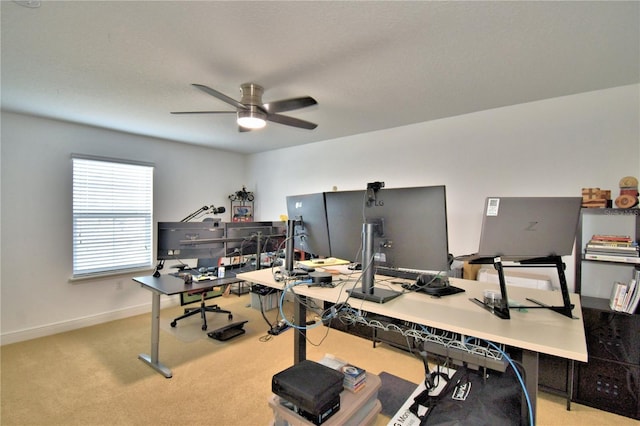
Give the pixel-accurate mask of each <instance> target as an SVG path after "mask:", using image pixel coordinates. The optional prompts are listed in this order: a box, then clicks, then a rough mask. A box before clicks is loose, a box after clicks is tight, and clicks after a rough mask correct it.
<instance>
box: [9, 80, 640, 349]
mask: <svg viewBox="0 0 640 426" xmlns="http://www.w3.org/2000/svg"><path fill="white" fill-rule="evenodd" d="M639 92H640V86H639V85H633V86H626V87H619V88H614V89H609V90H602V91H597V92H590V93H583V94H578V95H574V96H568V97H563V98H557V99H550V100H545V101H540V102H534V103H529V104H524V105H517V106H513V107H506V108H499V109H494V110H489V111H483V112H478V113H474V114H468V115H464V116H459V117H452V118H448V119H443V120H437V121H432V122H425V123H420V124H415V125H411V126H404V127H399V128H395V129H388V130H384V131H378V132H373V133H368V134H362V135H356V136H351V137H345V138H340V139H335V140H329V141H324V142H320V143H315V144H310V145H306V146H302V147H296V148H289V149H283V150H278V151H272V152H267V153H262V154H256V155H251V156H246V157H245V156H242V155H240V154H232V153H227V152H223V151H218V150H212V149H207V148H203V147H196V146H190V145H184V144H177V143H174V142H171V141H165V140H159V139H152V138H146V137H141V136H135V135H129V134H123V133H119V132H114V131H108V130H104V129H97V128H91V127H85V126H80V125H74V124H69V123H62V122H57V121H51V120H45V119H39V118H34V117H28V116H24V115H19V114H12V113H6V112H3V113H2V115H1V119H2V129H1V130H2V134H1V135H2V139H1V143H2V146H1V162H0V171H1V178H2V182H1V192H0V194H1V204H2V205H1V211H0V217H1V218H2V229H1V264H0V272H1V281H0V286H1V287H0V296H1V309H2V311H1V317H0V318H1V321H2V322H1V338H2V343H3V344H6V343H11V342H13V341H19V340H24V339H27V338H32V337H38V336H42V335H47V334H52V333H54V332H59V331H64V330H68V329H72V328H77V327H81V326H86V325H90V324H92V323H98V322H104V321H108V320H110V319H114V318H119V317H123V316H127V315H131V314H134V313H141V312H148V311H149V310H150V299H151V297H150V294H149V292H148V291H146V290H144V289H141V288H140V287H138V286H136V285H135V284H134V283H133V281H131V279H130V278H131V277H130V276H122V277H116V278H109V279H101V280H98V279H94V280H89V281H83V282H78V283H70V282H69V280H68V278H69V277H70V276H71V237H72V236H71V162H70V155H71V154H72V153H81V154H92V155H100V156H107V157H115V158H126V159H132V160H140V161H146V162H152V163H154V164H155V165H156V169H155V177H154V179H155V199H154V214H155V219H156V220H165V221H170V220H180V219H181V218H183V217H185V216H186V215H187V214H189V213H191V212H192V211H195V210H197V209H198V208H199V207H201V206H202V205H210V204H214V205H216V206H219V205H224V206H226V207H228V205H227V201H228V200H227V196H228V195H229V194H230V193H232V192H234V191H236V190H238V189H240V187H241V186H242V185H243V184H246V186H247V188H248V189H249V190H252V191H254V192H255V193H256V206H255V207H256V211H255V213H256V219H257V220H277V219H278V218H279V215H281V214H284V213H286V206H285V197H286V195H289V194H301V193H309V192H318V191H330V190H331V189H332V187H333V186H334V185H335V186H337V187H338V189H340V190H347V189H360V188H363V187H364V186H365V185H366V183H367V182H372V181H377V180H379V181H384V182H385V183H386V185H387V187H401V186H417V185H433V184H445V185H446V186H447V197H448V200H447V202H448V216H449V244H450V250H451V252H453V253H454V254H456V255H458V254H464V253H470V252H474V251H476V249H477V244H478V238H479V232H480V224H481V210H482V204H483V200H484V198H485V197H486V196H488V195H502V196H508V195H530V196H534V195H562V196H565V195H580V190H581V188H582V187H596V186H597V187H601V188H608V189H611V190H612V193H613V194H614V196H615V195H616V194H617V192H618V188H617V185H618V181H619V179H620V178H621V177H622V176H626V175H633V176H640V128H639V127H640V125H639V119H638V117H640V106H639V105H640V96H639ZM320 125H322V123H320ZM264 164H269V167H264ZM221 217H222V219H223V220H229V217H228V213H227V214H225V215H222V216H221ZM572 262H573V261H572V260H571V259H567V263H568V269H567V277H568V280H569V284H570V287H571V288H573V266H572ZM164 299H165V298H163V300H164Z"/></svg>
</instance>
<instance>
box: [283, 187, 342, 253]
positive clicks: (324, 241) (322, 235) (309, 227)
mask: <svg viewBox="0 0 640 426" xmlns="http://www.w3.org/2000/svg"><path fill="white" fill-rule="evenodd" d="M287 215H288V216H289V220H293V221H295V222H294V224H295V225H294V232H293V237H294V247H295V248H296V249H298V250H301V251H304V252H306V253H310V254H311V255H314V256H316V257H329V256H332V254H331V246H330V244H329V229H328V227H327V214H326V207H325V194H324V193H322V192H320V193H316V194H304V195H289V196H287Z"/></svg>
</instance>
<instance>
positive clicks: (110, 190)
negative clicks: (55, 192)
mask: <svg viewBox="0 0 640 426" xmlns="http://www.w3.org/2000/svg"><path fill="white" fill-rule="evenodd" d="M72 161H73V276H74V277H82V276H85V275H91V274H101V273H115V272H122V271H126V270H130V269H137V268H144V267H151V266H152V262H153V259H152V256H153V250H152V238H153V166H149V165H141V164H131V163H124V162H118V161H116V160H96V159H92V158H79V157H74V158H72Z"/></svg>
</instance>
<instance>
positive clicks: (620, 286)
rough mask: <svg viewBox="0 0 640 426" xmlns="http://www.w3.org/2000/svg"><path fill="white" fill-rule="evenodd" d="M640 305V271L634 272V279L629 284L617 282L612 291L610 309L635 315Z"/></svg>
mask: <svg viewBox="0 0 640 426" xmlns="http://www.w3.org/2000/svg"><path fill="white" fill-rule="evenodd" d="M639 303H640V269H638V268H636V269H635V270H634V271H633V278H632V279H631V280H630V281H629V282H628V283H622V282H616V283H614V284H613V288H612V289H611V297H610V298H609V307H610V308H611V310H613V311H618V312H626V313H628V314H633V313H635V312H636V311H637V310H638V304H639Z"/></svg>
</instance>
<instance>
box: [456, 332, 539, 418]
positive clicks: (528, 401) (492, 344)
mask: <svg viewBox="0 0 640 426" xmlns="http://www.w3.org/2000/svg"><path fill="white" fill-rule="evenodd" d="M471 339H477V338H476V337H468V338H467V339H465V342H464V343H465V345H466V344H467V343H468V342H469V340H471ZM478 340H482V341H484V342H486V343H488V344H489V345H491V346H493V347H494V348H495V349H496V350H497V351H498V352H500V353H501V354H502V356H503V357H504V358H505V359H506V360H507V361H508V362H509V364H510V365H511V368H513V371H514V372H515V373H516V377H517V378H518V381H519V382H520V386H521V387H522V392H523V393H524V397H525V399H526V400H527V408H528V410H529V425H531V426H534V424H535V423H534V422H533V408H532V407H531V399H529V393H528V392H527V387H526V385H525V384H524V380H523V379H522V376H521V375H520V372H519V371H518V368H517V367H516V365H515V364H514V363H513V361H512V360H511V358H509V355H507V354H506V352H504V351H503V350H502V349H500V348H499V347H498V346H496V345H495V344H494V343H493V342H490V341H488V340H485V339H478Z"/></svg>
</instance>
